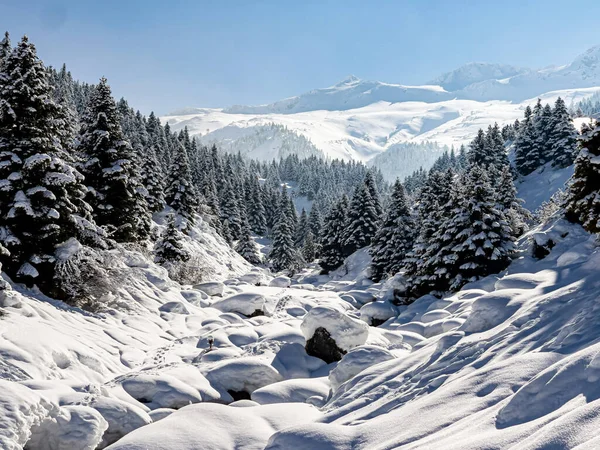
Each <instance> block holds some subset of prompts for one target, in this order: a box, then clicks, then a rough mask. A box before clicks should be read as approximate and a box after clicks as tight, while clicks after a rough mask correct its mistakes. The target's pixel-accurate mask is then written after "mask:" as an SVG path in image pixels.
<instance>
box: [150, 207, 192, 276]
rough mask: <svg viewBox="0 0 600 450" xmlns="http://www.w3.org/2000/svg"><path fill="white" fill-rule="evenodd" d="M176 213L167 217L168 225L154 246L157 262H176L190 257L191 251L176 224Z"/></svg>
mask: <svg viewBox="0 0 600 450" xmlns="http://www.w3.org/2000/svg"><path fill="white" fill-rule="evenodd" d="M175 220H176V218H175V214H169V215H168V217H167V227H166V228H165V231H163V233H162V235H161V237H160V239H159V240H158V241H157V242H156V244H155V246H154V254H155V256H156V262H157V263H159V264H168V263H170V264H175V263H179V262H184V261H187V260H189V259H190V255H189V253H188V252H187V251H186V250H185V248H184V246H183V236H182V235H181V233H180V232H179V230H178V229H177V227H176V224H175Z"/></svg>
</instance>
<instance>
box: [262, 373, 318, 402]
mask: <svg viewBox="0 0 600 450" xmlns="http://www.w3.org/2000/svg"><path fill="white" fill-rule="evenodd" d="M328 395H329V382H328V381H327V379H326V378H313V379H302V378H296V379H293V380H285V381H280V382H279V383H274V384H270V385H268V386H265V387H263V388H260V389H257V390H256V391H254V392H253V393H252V400H254V401H255V402H257V403H260V404H261V405H268V404H272V403H290V402H292V403H304V402H306V401H307V400H308V399H309V398H310V397H313V396H320V397H322V398H327V396H328Z"/></svg>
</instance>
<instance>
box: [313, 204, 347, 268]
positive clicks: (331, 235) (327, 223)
mask: <svg viewBox="0 0 600 450" xmlns="http://www.w3.org/2000/svg"><path fill="white" fill-rule="evenodd" d="M348 206H349V200H348V197H347V196H346V195H345V194H344V195H343V196H342V198H341V199H340V200H339V201H338V202H337V203H336V204H335V205H333V206H332V207H331V209H330V211H329V213H328V214H327V215H326V216H325V219H324V220H323V228H322V230H321V238H320V243H321V249H320V251H319V265H320V266H321V268H322V269H323V272H324V273H329V272H330V271H332V270H335V269H337V268H338V267H340V266H341V265H342V264H343V262H344V258H345V256H344V252H343V250H342V245H343V242H344V231H345V227H346V221H347V217H346V216H347V214H348Z"/></svg>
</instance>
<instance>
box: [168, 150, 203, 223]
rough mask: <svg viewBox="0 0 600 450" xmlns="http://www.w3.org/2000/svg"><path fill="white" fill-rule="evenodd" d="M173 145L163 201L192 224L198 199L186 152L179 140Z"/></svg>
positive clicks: (198, 202)
mask: <svg viewBox="0 0 600 450" xmlns="http://www.w3.org/2000/svg"><path fill="white" fill-rule="evenodd" d="M174 145H175V148H174V152H173V155H172V159H171V168H170V170H169V178H168V180H167V185H168V186H167V192H166V195H165V201H166V202H167V204H168V205H169V206H171V208H173V209H174V210H175V211H176V212H177V214H179V215H180V216H182V217H185V218H186V219H187V220H188V221H189V222H190V223H193V222H194V215H195V214H196V213H197V212H198V208H199V206H200V198H199V194H198V191H196V188H195V186H194V183H193V182H192V174H191V171H190V161H189V159H188V155H187V150H186V149H185V147H184V145H183V143H181V142H180V141H179V140H176V141H175V143H174Z"/></svg>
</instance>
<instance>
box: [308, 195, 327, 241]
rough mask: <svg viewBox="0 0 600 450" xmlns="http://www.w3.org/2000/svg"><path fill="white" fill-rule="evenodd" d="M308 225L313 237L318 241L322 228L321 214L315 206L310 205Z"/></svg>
mask: <svg viewBox="0 0 600 450" xmlns="http://www.w3.org/2000/svg"><path fill="white" fill-rule="evenodd" d="M308 225H309V227H310V231H311V233H312V234H313V237H314V238H315V239H316V240H317V241H318V236H320V235H321V229H322V228H323V220H322V219H321V213H320V212H319V208H318V207H317V206H316V205H314V204H313V205H312V207H311V208H310V213H309V214H308Z"/></svg>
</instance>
